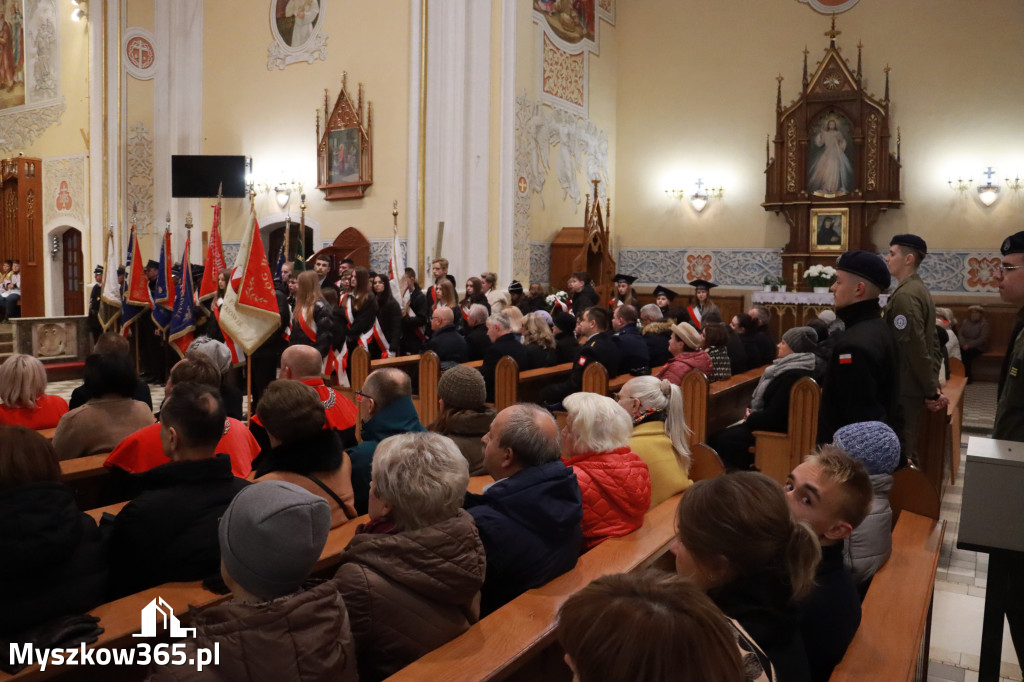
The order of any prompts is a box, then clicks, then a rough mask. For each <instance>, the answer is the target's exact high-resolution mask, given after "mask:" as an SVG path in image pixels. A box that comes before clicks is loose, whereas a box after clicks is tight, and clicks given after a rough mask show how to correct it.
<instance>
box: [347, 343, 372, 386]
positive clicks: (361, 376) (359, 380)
mask: <svg viewBox="0 0 1024 682" xmlns="http://www.w3.org/2000/svg"><path fill="white" fill-rule="evenodd" d="M348 361H349V365H350V366H351V367H352V382H351V383H352V388H353V389H355V390H356V391H361V390H363V384H364V383H366V377H367V376H368V375H369V374H370V353H369V351H367V350H366V349H365V348H363V347H362V346H356V347H355V350H353V351H352V352H351V353H350V354H349V356H348Z"/></svg>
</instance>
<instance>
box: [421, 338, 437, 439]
mask: <svg viewBox="0 0 1024 682" xmlns="http://www.w3.org/2000/svg"><path fill="white" fill-rule="evenodd" d="M419 377H420V383H419V390H420V405H419V410H420V422H422V423H423V424H427V425H429V424H432V423H434V420H435V419H437V412H438V408H437V382H438V380H439V379H440V378H441V358H439V357H437V353H435V352H434V351H432V350H428V351H427V352H426V353H423V354H422V355H420V368H419Z"/></svg>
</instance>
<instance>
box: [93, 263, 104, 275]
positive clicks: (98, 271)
mask: <svg viewBox="0 0 1024 682" xmlns="http://www.w3.org/2000/svg"><path fill="white" fill-rule="evenodd" d="M92 274H94V275H102V274H103V266H102V265H97V266H96V267H95V268H93V270H92Z"/></svg>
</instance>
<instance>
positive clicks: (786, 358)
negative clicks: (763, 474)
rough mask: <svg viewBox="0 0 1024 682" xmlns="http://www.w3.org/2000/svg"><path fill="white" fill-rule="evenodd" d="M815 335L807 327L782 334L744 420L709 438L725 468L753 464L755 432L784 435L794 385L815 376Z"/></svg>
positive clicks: (787, 426)
mask: <svg viewBox="0 0 1024 682" xmlns="http://www.w3.org/2000/svg"><path fill="white" fill-rule="evenodd" d="M817 338H818V337H817V334H816V333H815V332H814V330H813V329H811V328H810V327H793V328H792V329H790V330H789V331H787V332H786V333H785V334H783V335H782V341H780V342H779V357H778V358H777V359H776V360H775V361H774V362H773V363H772V364H771V365H770V366H769V367H767V368H766V369H765V371H764V374H762V375H761V379H760V381H758V384H757V388H755V389H754V395H753V398H752V400H751V404H750V409H749V411H748V414H747V418H746V419H745V420H744V421H742V422H740V423H739V424H734V425H732V426H730V427H728V428H726V429H723V430H722V431H719V432H718V433H715V434H712V435H711V437H710V438H709V439H708V445H710V446H711V447H712V448H713V449H714V450H715V452H717V453H718V456H719V457H721V458H722V462H723V463H724V464H725V466H726V468H728V469H749V468H750V466H751V465H752V464H753V463H754V454H753V453H752V452H750V448H751V447H753V445H754V444H755V438H754V431H773V432H775V433H786V432H787V431H788V430H789V397H790V390H791V389H792V388H793V384H795V383H796V382H797V381H799V380H800V379H802V378H803V377H809V376H812V375H813V374H814V369H815V360H816V356H815V355H814V347H815V346H816V345H817Z"/></svg>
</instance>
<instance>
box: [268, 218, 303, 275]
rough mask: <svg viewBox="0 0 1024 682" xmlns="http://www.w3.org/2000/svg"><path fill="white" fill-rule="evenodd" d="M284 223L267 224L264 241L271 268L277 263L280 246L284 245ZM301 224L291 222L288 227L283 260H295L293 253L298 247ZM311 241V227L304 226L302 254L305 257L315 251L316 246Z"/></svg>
mask: <svg viewBox="0 0 1024 682" xmlns="http://www.w3.org/2000/svg"><path fill="white" fill-rule="evenodd" d="M284 226H285V224H284V223H281V224H280V225H278V226H276V227H274V226H273V225H271V226H269V230H268V233H267V236H266V237H265V239H264V241H265V242H266V244H267V260H269V261H270V267H271V268H273V267H274V266H275V264H276V263H277V255H278V253H279V252H280V251H281V247H282V246H284ZM300 229H301V226H300V225H299V224H298V223H294V222H293V223H292V224H291V227H290V233H289V236H288V253H287V254H285V260H288V261H291V260H295V254H296V252H297V250H298V248H299V230H300ZM313 244H314V242H313V228H311V227H306V239H305V244H303V246H304V247H305V249H304V251H303V254H304V255H305V257H306V258H309V257H310V256H312V255H313V254H314V253H316V248H315V247H314V245H313Z"/></svg>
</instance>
